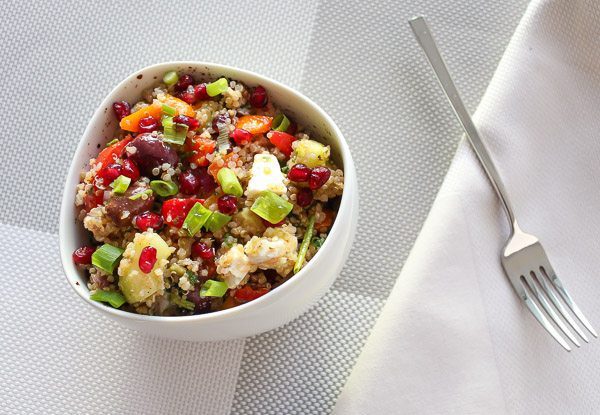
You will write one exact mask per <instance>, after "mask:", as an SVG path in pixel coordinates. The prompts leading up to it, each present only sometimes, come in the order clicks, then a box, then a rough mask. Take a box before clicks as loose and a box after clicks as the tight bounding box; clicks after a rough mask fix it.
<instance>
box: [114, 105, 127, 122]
mask: <svg viewBox="0 0 600 415" xmlns="http://www.w3.org/2000/svg"><path fill="white" fill-rule="evenodd" d="M113 111H114V112H115V115H116V116H117V120H119V121H121V120H122V119H123V118H125V117H127V116H128V115H129V114H131V106H130V105H129V103H128V102H125V101H117V102H113Z"/></svg>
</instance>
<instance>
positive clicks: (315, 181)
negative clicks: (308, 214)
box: [308, 167, 331, 190]
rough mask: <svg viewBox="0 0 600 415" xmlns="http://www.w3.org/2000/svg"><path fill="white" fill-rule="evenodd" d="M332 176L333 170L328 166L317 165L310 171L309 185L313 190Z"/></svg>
mask: <svg viewBox="0 0 600 415" xmlns="http://www.w3.org/2000/svg"><path fill="white" fill-rule="evenodd" d="M330 176H331V170H329V169H328V168H327V167H315V168H314V169H313V170H312V172H311V173H310V178H309V179H308V186H309V187H310V188H311V189H312V190H317V189H319V188H321V187H322V186H323V185H324V184H325V183H327V180H329V177H330Z"/></svg>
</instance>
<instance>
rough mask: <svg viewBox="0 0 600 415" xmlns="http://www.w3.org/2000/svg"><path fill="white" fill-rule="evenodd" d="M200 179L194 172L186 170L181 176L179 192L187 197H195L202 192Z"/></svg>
mask: <svg viewBox="0 0 600 415" xmlns="http://www.w3.org/2000/svg"><path fill="white" fill-rule="evenodd" d="M200 184H201V183H200V178H199V177H198V173H197V172H196V171H194V170H186V171H184V172H182V173H181V174H180V175H179V190H181V193H183V194H186V195H193V194H196V193H197V192H198V190H200Z"/></svg>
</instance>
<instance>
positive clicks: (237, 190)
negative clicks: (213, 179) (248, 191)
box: [217, 167, 244, 197]
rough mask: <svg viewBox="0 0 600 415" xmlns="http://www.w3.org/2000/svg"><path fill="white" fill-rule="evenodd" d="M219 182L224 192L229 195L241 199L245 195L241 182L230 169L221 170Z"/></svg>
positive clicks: (218, 175) (218, 174)
mask: <svg viewBox="0 0 600 415" xmlns="http://www.w3.org/2000/svg"><path fill="white" fill-rule="evenodd" d="M217 181H218V182H219V184H220V185H221V189H223V192H225V193H227V194H228V195H234V196H237V197H240V196H241V195H243V194H244V191H243V190H242V185H241V184H240V181H239V180H238V178H237V176H236V175H235V173H234V172H233V170H231V169H230V168H227V167H223V168H221V170H219V172H218V173H217Z"/></svg>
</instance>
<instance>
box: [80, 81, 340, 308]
mask: <svg viewBox="0 0 600 415" xmlns="http://www.w3.org/2000/svg"><path fill="white" fill-rule="evenodd" d="M202 81H205V82H202ZM202 81H201V80H199V79H194V77H193V76H192V75H190V74H181V73H180V74H177V73H175V72H168V73H166V74H165V76H164V79H163V82H162V83H160V84H158V85H156V86H155V87H153V88H149V89H147V90H145V91H143V92H142V94H141V97H140V98H141V99H140V101H139V102H137V103H134V104H133V105H130V104H129V103H127V102H124V101H120V102H115V103H114V104H113V110H114V113H115V116H116V117H117V119H118V120H119V126H120V128H119V130H118V131H117V132H116V133H115V139H114V140H112V141H111V142H109V143H107V144H106V147H105V148H104V149H102V151H100V152H99V154H98V155H97V156H96V157H95V158H93V159H91V160H90V162H89V165H88V168H87V170H86V171H84V172H82V173H81V177H80V183H79V184H78V186H77V191H76V195H75V206H76V207H77V208H78V209H79V214H78V220H79V221H81V223H82V225H83V227H84V228H85V229H87V230H88V231H89V234H90V240H91V244H90V245H86V246H82V247H80V248H79V249H77V250H76V251H75V252H74V253H73V261H74V262H75V263H76V264H77V265H78V266H80V267H81V268H83V269H85V270H86V273H87V275H88V288H89V289H90V292H91V295H90V296H91V298H92V299H94V300H97V301H102V302H106V303H107V304H110V306H112V307H115V308H120V309H122V310H126V311H130V312H135V313H140V314H150V315H160V316H179V315H190V314H201V313H208V312H214V311H218V310H223V309H227V308H231V307H235V306H237V305H240V304H243V303H246V302H248V301H252V300H254V299H256V298H258V297H260V296H262V295H264V294H266V293H268V292H269V291H271V290H273V289H275V288H276V287H277V286H279V285H280V284H283V283H284V282H285V281H287V279H289V278H291V277H292V276H293V275H294V273H295V272H297V271H298V270H300V269H301V268H302V267H303V266H304V265H305V264H306V262H308V261H310V260H311V258H313V256H314V255H315V253H316V252H317V251H318V249H319V248H320V247H321V245H322V244H323V241H324V240H325V239H326V238H327V234H328V232H329V230H330V229H331V226H332V225H333V222H334V220H335V215H336V212H337V206H338V205H339V198H340V196H341V194H342V192H343V188H344V173H343V171H342V170H341V169H339V168H338V167H337V166H336V165H335V164H334V162H333V161H332V160H331V158H330V149H329V146H326V145H324V144H322V143H320V142H319V141H318V140H314V137H311V136H310V133H309V132H308V131H305V130H304V128H303V126H301V125H297V124H296V123H295V122H294V121H293V120H291V119H289V118H288V117H287V116H285V114H283V113H282V112H281V111H280V110H279V109H278V107H277V106H276V105H275V104H274V103H272V102H271V101H270V100H269V97H268V93H267V91H266V90H265V88H263V87H262V86H256V87H254V88H249V87H248V86H246V85H244V84H243V83H241V82H237V81H234V80H227V79H225V78H220V79H216V80H215V79H210V80H202Z"/></svg>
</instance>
